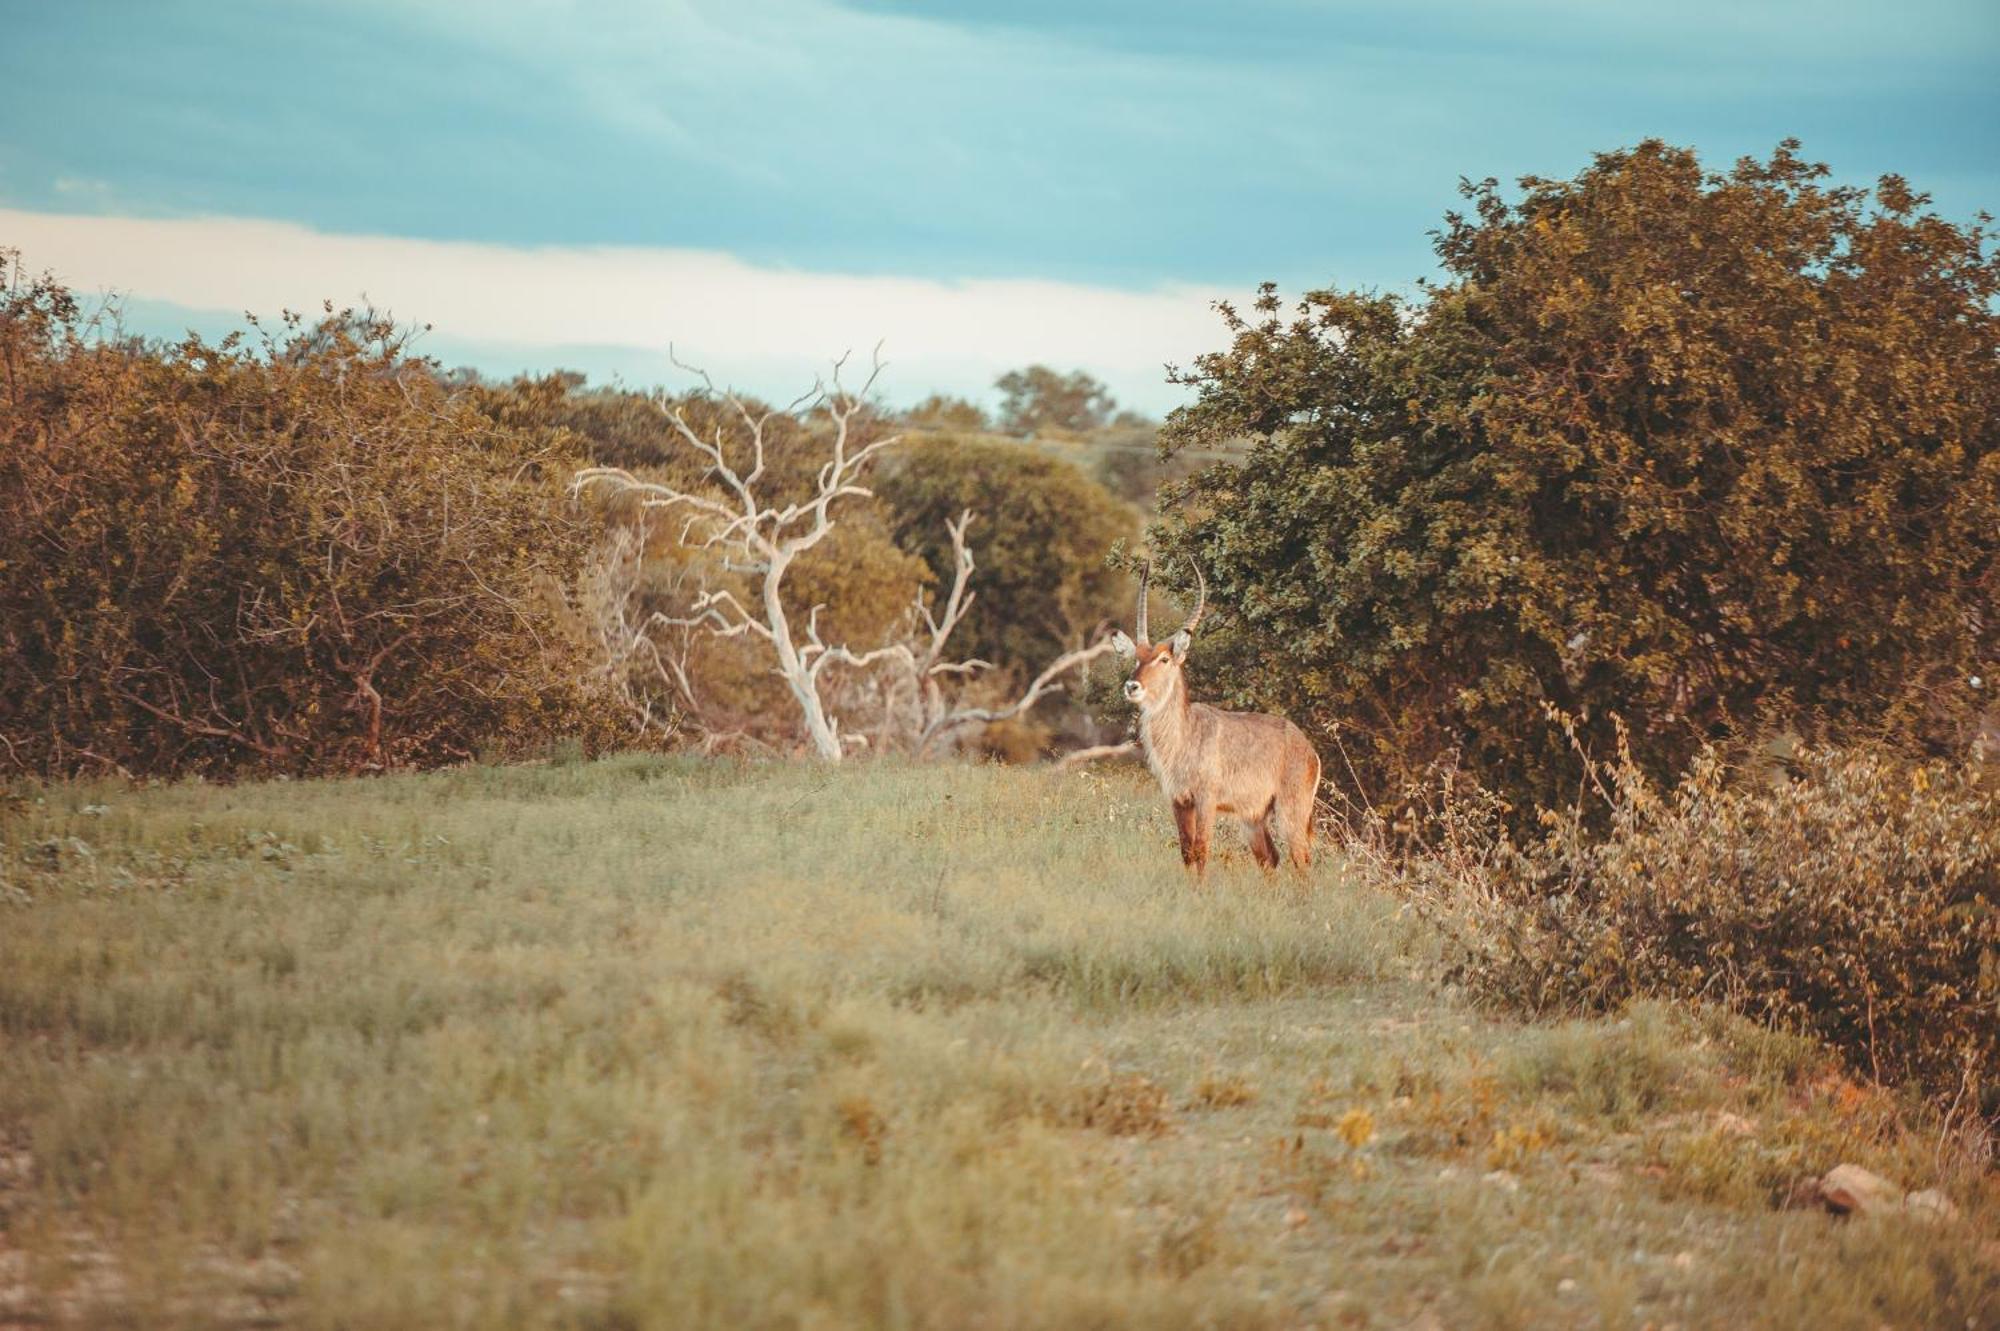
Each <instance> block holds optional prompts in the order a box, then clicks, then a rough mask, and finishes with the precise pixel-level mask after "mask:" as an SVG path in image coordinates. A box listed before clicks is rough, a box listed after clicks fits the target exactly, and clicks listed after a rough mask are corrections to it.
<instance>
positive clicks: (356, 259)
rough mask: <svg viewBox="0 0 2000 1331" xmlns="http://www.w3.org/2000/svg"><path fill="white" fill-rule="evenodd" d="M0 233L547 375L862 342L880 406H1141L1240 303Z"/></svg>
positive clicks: (122, 283)
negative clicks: (484, 354) (872, 351)
mask: <svg viewBox="0 0 2000 1331" xmlns="http://www.w3.org/2000/svg"><path fill="white" fill-rule="evenodd" d="M0 244H6V245H9V246H13V247H16V248H18V249H20V250H21V252H22V257H23V261H24V262H25V264H26V265H27V266H28V267H29V268H31V269H34V270H41V269H45V268H46V269H49V270H52V271H53V272H54V273H55V274H56V275H57V276H58V277H60V278H61V279H63V280H64V281H65V282H67V283H68V284H69V285H71V286H72V287H74V288H76V289H78V290H80V291H116V292H119V293H124V294H129V295H133V296H137V297H141V298H145V299H147V300H153V301H163V302H169V303H172V304H175V305H180V306H185V307H188V308H190V309H196V310H222V311H229V312H231V313H234V312H236V311H249V312H252V313H256V314H259V315H275V314H276V313H277V312H278V311H279V310H280V309H287V308H288V309H294V310H308V311H311V310H317V309H318V308H319V305H320V302H321V301H322V300H332V301H334V302H335V303H336V304H351V303H357V302H360V301H362V300H364V299H365V300H367V301H368V302H370V303H372V304H373V305H374V306H375V307H376V308H378V309H384V310H388V311H390V312H392V313H393V314H394V315H395V316H396V317H397V318H399V319H403V320H408V321H414V322H422V323H428V324H431V325H432V326H433V327H434V328H435V329H436V330H437V332H438V334H439V335H440V336H442V337H445V338H448V339H450V340H451V341H452V342H454V343H456V344H458V345H462V346H463V345H471V346H473V347H475V348H476V347H477V346H478V345H479V344H487V345H490V346H492V347H493V348H494V349H495V351H496V357H497V358H498V361H501V362H505V363H507V364H512V363H515V362H518V361H520V359H521V357H522V355H523V354H526V353H532V352H538V351H542V350H546V353H547V354H546V357H545V359H544V360H543V361H542V362H541V363H542V364H543V365H545V366H547V367H549V368H554V367H556V366H559V365H577V364H580V363H583V362H582V361H581V360H580V359H579V358H578V357H577V356H575V355H570V356H568V357H567V358H566V357H565V354H564V352H565V349H570V350H571V351H575V350H577V349H598V350H605V351H617V350H631V351H643V352H649V353H653V354H656V355H658V354H663V353H664V352H665V351H666V349H667V347H668V345H669V344H672V345H673V346H674V348H675V349H676V351H677V352H678V354H679V355H680V357H681V359H683V360H686V361H690V362H692V363H697V364H701V365H702V366H704V368H707V369H708V370H709V371H710V372H711V373H712V374H714V375H715V377H716V378H717V379H718V380H725V381H728V382H733V383H736V384H739V385H741V386H743V387H746V388H749V389H751V390H753V391H758V392H767V393H775V392H780V391H784V390H786V389H795V388H796V387H797V386H799V385H800V384H801V383H810V382H811V379H812V376H813V374H814V373H815V371H816V370H818V369H823V368H824V366H825V364H826V363H827V362H828V361H829V360H831V359H832V358H833V357H835V356H837V355H839V354H840V353H842V352H843V351H846V350H849V349H852V350H853V351H855V352H856V353H857V354H858V355H860V356H862V357H863V358H865V356H866V354H867V351H868V348H870V347H872V346H873V345H874V344H875V343H876V342H877V341H880V342H882V343H883V353H882V354H883V357H884V359H885V360H887V361H888V362H890V366H891V368H890V369H889V371H888V372H887V373H886V374H885V375H884V378H883V386H884V389H885V391H886V393H887V394H888V396H889V397H890V398H891V399H892V400H895V401H906V400H912V399H914V398H916V397H919V396H921V395H922V394H924V393H927V392H929V391H931V390H933V389H938V390H942V391H947V392H956V393H962V394H966V395H968V396H974V397H984V396H985V395H986V393H987V390H988V389H989V388H990V386H991V384H992V381H993V379H994V377H995V376H996V375H997V374H999V373H1000V372H1002V371H1004V370H1008V369H1012V368H1015V367H1017V366H1021V365H1026V364H1029V363H1032V362H1037V361H1039V362H1043V363H1046V364H1049V365H1053V366H1057V367H1059V368H1063V369H1069V368H1076V367H1081V368H1083V369H1087V370H1089V371H1090V372H1091V373H1093V374H1096V375H1097V376H1098V377H1100V378H1101V379H1103V380H1104V381H1105V382H1106V383H1107V384H1109V385H1110V386H1111V388H1112V390H1113V392H1114V393H1115V394H1116V396H1117V397H1118V399H1119V400H1120V401H1121V402H1123V403H1125V404H1127V405H1130V406H1135V407H1138V408H1140V409H1142V410H1148V411H1153V412H1159V411H1163V410H1165V409H1166V408H1168V407H1170V406H1172V405H1174V404H1175V403H1176V402H1178V401H1180V400H1181V394H1180V390H1178V389H1174V388H1172V387H1170V386H1168V385H1166V384H1165V383H1164V382H1163V375H1162V372H1161V366H1162V364H1163V363H1165V362H1174V363H1179V364H1185V363H1186V362H1188V361H1190V360H1192V359H1193V357H1194V356H1195V355H1196V354H1198V353H1199V352H1202V351H1204V350H1209V349H1211V348H1214V347H1216V346H1218V345H1219V344H1220V342H1221V340H1222V337H1223V329H1222V326H1221V324H1220V322H1219V321H1218V320H1217V318H1216V316H1215V315H1214V313H1213V312H1212V311H1211V309H1210V308H1209V307H1210V303H1211V302H1212V301H1214V300H1215V299H1217V298H1220V297H1224V296H1231V295H1235V296H1240V295H1242V294H1243V293H1231V292H1223V291H1215V290H1209V289H1205V288H1198V287H1193V286H1186V285H1167V286H1161V287H1156V288H1154V289H1152V290H1149V291H1142V292H1132V291H1121V290H1115V289H1111V288H1105V287H1093V286H1085V285H1080V284H1075V283H1065V282H1048V281H1032V280H1017V279H993V280H988V279H981V280H968V281H956V282H941V281H933V280H929V279H919V278H904V277H877V276H857V275H846V274H836V273H812V272H797V271H790V270H785V269H778V268H768V267H758V266H755V265H752V264H750V263H746V262H744V261H743V260H741V259H738V258H735V257H734V256H732V255H729V254H724V253H718V252H712V251H704V250H685V249H666V248H652V247H619V246H535V247H515V246H503V245H488V244H473V243H469V242H461V241H429V240H410V239H403V238H398V237H389V236H368V235H335V234H329V233H326V232H320V231H314V230H312V229H310V228H307V227H302V226H296V225H293V224H290V223H280V222H266V221H253V220H246V219H238V218H196V219H162V218H132V217H94V216H81V215H64V214H53V213H37V212H25V211H18V210H10V209H0ZM501 348H505V351H504V352H502V351H501V350H500V349H501ZM600 359H601V358H600ZM627 359H628V360H629V359H630V358H629V357H628V358H627ZM496 363H497V362H496Z"/></svg>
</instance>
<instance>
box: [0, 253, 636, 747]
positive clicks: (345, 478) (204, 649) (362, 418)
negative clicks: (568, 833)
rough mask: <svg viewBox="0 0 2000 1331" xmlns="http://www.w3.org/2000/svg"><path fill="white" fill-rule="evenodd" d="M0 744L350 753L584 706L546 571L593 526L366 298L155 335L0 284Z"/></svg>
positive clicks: (577, 711) (526, 731) (545, 727)
mask: <svg viewBox="0 0 2000 1331" xmlns="http://www.w3.org/2000/svg"><path fill="white" fill-rule="evenodd" d="M0 357H4V364H5V378H4V381H0V395H4V400H5V410H4V412H0V739H4V752H0V761H4V762H5V763H6V764H7V765H9V766H11V767H14V768H16V769H26V770H30V771H37V772H48V773H61V772H66V771H74V770H78V769H83V768H89V767H101V766H116V767H122V768H124V769H126V770H128V771H130V772H133V773H143V774H171V773H182V772H205V773H233V772H241V771H257V772H272V773H281V772H282V773H311V772H347V771H356V770H366V769H378V768H382V767H389V766H403V765H423V764H430V763H437V762H442V761H448V760H452V759H459V758H465V757H468V756H471V755H473V754H475V753H476V752H479V751H481V750H487V751H493V750H504V749H507V748H510V747H516V746H521V745H528V744H535V743H539V742H541V741H544V740H547V739H550V738H553V737H557V736H565V737H567V736H575V735H581V736H583V737H584V738H585V739H586V740H588V739H591V738H593V737H594V735H595V733H596V732H595V730H594V727H595V726H597V725H598V724H600V722H599V720H598V718H597V715H596V713H594V712H593V710H592V709H591V708H590V706H589V701H590V700H589V699H588V697H587V696H586V694H585V692H584V688H583V686H582V685H581V684H580V683H579V679H580V677H581V675H582V673H583V659H582V656H581V644H579V643H573V642H570V641H567V640H565V639H563V638H562V637H561V636H560V635H556V634H553V633H551V632H550V627H551V625H550V623H549V621H548V619H547V618H546V617H545V616H543V615H541V614H539V613H537V611H536V609H535V608H534V606H533V603H534V600H535V597H536V588H537V583H538V582H540V581H542V580H544V579H551V578H561V577H567V576H568V575H569V574H570V573H571V572H572V570H573V569H574V568H575V567H576V566H577V565H578V563H579V562H580V561H581V559H582V557H583V556H584V554H585V552H586V550H587V547H588V542H589V539H590V533H589V530H588V528H587V527H586V525H585V524H584V523H583V522H582V520H581V517H580V515H579V514H577V513H576V512H575V511H574V509H573V507H572V506H570V505H568V504H566V502H565V501H564V500H563V499H562V482H563V479H564V477H565V476H566V474H567V471H568V468H569V465H570V459H569V457H568V455H567V453H566V451H565V450H564V448H562V447H561V446H560V443H559V441H558V440H556V439H554V438H553V437H552V436H550V435H549V433H548V432H545V431H544V432H539V433H534V432H528V431H523V430H516V429H510V428H504V427H501V426H498V425H496V424H495V422H494V421H493V420H491V419H490V418H489V417H487V416H485V415H483V414H482V413H480V412H479V411H478V410H476V409H475V408H474V407H473V405H472V404H471V403H470V402H469V401H468V400H467V398H466V396H465V395H464V394H462V393H454V392H452V391H449V390H447V388H446V387H445V386H443V385H442V384H441V383H440V382H439V380H438V379H437V377H436V376H435V374H434V373H433V367H431V366H430V365H429V364H428V363H426V362H423V361H420V360H416V359H412V358H410V357H409V356H407V355H405V354H404V351H403V349H402V347H401V344H400V342H399V340H398V338H397V336H396V334H395V331H394V330H393V329H392V328H390V327H388V326H386V325H384V324H381V323H379V322H376V321H373V320H371V319H368V318H359V317H353V316H335V315H332V314H329V316H328V317H327V318H326V319H324V320H322V321H320V322H318V323H314V324H308V323H305V322H303V321H299V320H296V319H290V320H288V321H287V323H286V326H285V327H284V328H283V329H282V330H280V331H279V332H278V333H277V334H276V335H271V336H263V337H260V338H257V339H252V340H250V341H249V342H247V343H246V342H244V341H241V340H238V339H237V338H233V337H232V338H230V339H228V340H225V341H223V342H220V343H208V342H204V341H202V340H200V339H199V338H195V337H192V336H191V337H189V338H188V339H187V340H186V341H185V342H182V343H180V344H179V345H175V346H167V347H147V346H141V345H137V344H133V343H118V342H112V341H108V340H106V339H103V338H100V337H96V336H94V335H93V334H92V330H91V329H89V328H87V327H85V326H84V324H83V323H82V321H81V320H80V317H79V314H78V311H77V308H76V305H75V303H74V301H73V300H71V298H70V297H69V295H68V293H67V292H65V291H63V290H62V289H61V288H60V287H58V286H56V285H54V284H53V283H50V282H47V281H42V282H33V281H28V280H25V279H23V278H22V277H21V275H20V274H19V272H18V270H16V271H14V272H13V273H12V275H11V276H10V277H9V278H8V279H7V285H6V286H5V287H4V289H0Z"/></svg>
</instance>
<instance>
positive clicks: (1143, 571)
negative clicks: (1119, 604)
mask: <svg viewBox="0 0 2000 1331" xmlns="http://www.w3.org/2000/svg"><path fill="white" fill-rule="evenodd" d="M1152 580H1153V561H1152V560H1150V559H1149V560H1147V561H1146V563H1145V565H1144V566H1143V567H1142V568H1140V570H1139V623H1138V625H1137V628H1138V630H1139V631H1138V632H1137V633H1136V634H1134V635H1133V636H1134V637H1136V638H1138V640H1139V643H1140V645H1141V646H1144V645H1145V644H1146V643H1149V642H1151V641H1152V639H1151V638H1148V637H1147V636H1146V584H1147V583H1149V582H1151V581H1152Z"/></svg>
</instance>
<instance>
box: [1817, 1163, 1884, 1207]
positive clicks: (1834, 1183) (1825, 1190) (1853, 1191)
mask: <svg viewBox="0 0 2000 1331" xmlns="http://www.w3.org/2000/svg"><path fill="white" fill-rule="evenodd" d="M1819 1193H1820V1196H1821V1197H1822V1198H1823V1199H1825V1201H1826V1209H1827V1210H1829V1211H1831V1212H1833V1213H1834V1214H1835V1215H1853V1214H1855V1213H1856V1212H1863V1211H1866V1212H1881V1211H1887V1210H1893V1209H1894V1208H1895V1207H1897V1206H1900V1205H1901V1204H1902V1201H1903V1190H1902V1189H1901V1188H1898V1187H1897V1186H1896V1185H1895V1184H1893V1183H1891V1182H1890V1181H1889V1180H1888V1179H1885V1178H1883V1177H1882V1176H1881V1175H1880V1174H1873V1173H1870V1172H1869V1171H1868V1170H1865V1169H1863V1168H1862V1167H1861V1166H1860V1165H1836V1166H1834V1167H1833V1168H1832V1169H1829V1170H1828V1171H1827V1172H1826V1177H1825V1178H1822V1179H1821V1180H1820V1181H1819Z"/></svg>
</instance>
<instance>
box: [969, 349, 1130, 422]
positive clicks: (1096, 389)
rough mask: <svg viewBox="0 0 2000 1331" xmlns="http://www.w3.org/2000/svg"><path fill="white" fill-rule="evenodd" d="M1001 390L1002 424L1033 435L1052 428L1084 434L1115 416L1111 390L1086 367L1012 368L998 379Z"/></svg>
mask: <svg viewBox="0 0 2000 1331" xmlns="http://www.w3.org/2000/svg"><path fill="white" fill-rule="evenodd" d="M993 386H994V387H995V388H998V389H999V390H1000V428H1001V430H1003V431H1004V432H1006V433H1007V434H1017V435H1021V436H1023V437H1033V436H1035V435H1040V434H1045V433H1047V432H1048V431H1050V430H1063V431H1068V432H1070V433H1073V434H1082V433H1085V432H1086V431H1090V430H1095V429H1097V428H1098V427H1099V426H1101V425H1103V424H1104V423H1105V422H1107V421H1109V420H1110V419H1111V413H1112V411H1113V410H1114V409H1115V408H1116V407H1117V405H1118V404H1117V403H1116V402H1114V401H1113V400H1112V398H1111V391H1110V390H1109V389H1107V388H1106V387H1105V386H1104V385H1103V384H1101V383H1099V382H1098V381H1097V380H1096V379H1094V378H1092V377H1091V376H1090V375H1088V374H1086V373H1084V372H1083V371H1082V370H1074V371H1072V372H1070V373H1069V374H1059V373H1057V372H1056V371H1054V370H1051V369H1050V368H1049V367H1048V366H1046V365H1030V366H1029V367H1028V368H1027V369H1025V370H1009V371H1008V372H1007V373H1006V374H1003V375H1001V376H1000V377H999V379H997V380H996V381H994V385H993Z"/></svg>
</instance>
